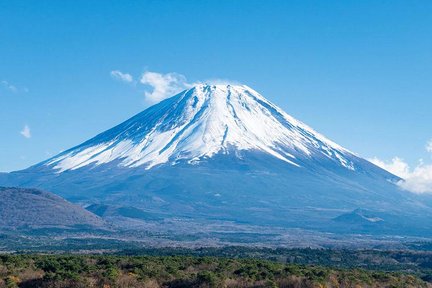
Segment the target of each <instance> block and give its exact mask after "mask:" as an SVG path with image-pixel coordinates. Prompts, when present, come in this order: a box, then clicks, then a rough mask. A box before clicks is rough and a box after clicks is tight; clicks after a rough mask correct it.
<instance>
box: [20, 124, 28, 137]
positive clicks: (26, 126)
mask: <svg viewBox="0 0 432 288" xmlns="http://www.w3.org/2000/svg"><path fill="white" fill-rule="evenodd" d="M20 134H21V135H22V136H23V137H25V138H27V139H29V138H31V131H30V127H29V126H28V125H27V124H26V125H24V128H23V129H22V130H21V131H20Z"/></svg>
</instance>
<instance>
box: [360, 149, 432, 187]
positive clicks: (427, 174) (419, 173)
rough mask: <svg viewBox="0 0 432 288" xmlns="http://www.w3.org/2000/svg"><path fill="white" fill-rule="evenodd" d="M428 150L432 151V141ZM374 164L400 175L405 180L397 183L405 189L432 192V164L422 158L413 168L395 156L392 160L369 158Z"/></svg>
mask: <svg viewBox="0 0 432 288" xmlns="http://www.w3.org/2000/svg"><path fill="white" fill-rule="evenodd" d="M426 150H427V151H428V152H430V153H432V141H429V142H428V144H427V145H426ZM368 160H369V161H370V162H372V163H373V164H375V165H377V166H379V167H381V168H383V169H385V170H387V171H389V172H390V173H393V174H394V175H396V176H399V177H400V178H402V179H403V180H401V181H399V182H398V183H397V184H398V185H399V186H400V187H401V188H402V189H404V190H407V191H410V192H414V193H432V164H424V163H423V160H422V159H420V161H419V164H418V165H417V166H416V167H414V168H413V169H411V168H410V167H409V165H408V164H407V163H406V162H405V161H404V160H403V159H401V158H399V157H394V158H393V159H392V160H391V161H388V162H386V161H382V160H380V159H378V158H376V157H375V158H372V159H368Z"/></svg>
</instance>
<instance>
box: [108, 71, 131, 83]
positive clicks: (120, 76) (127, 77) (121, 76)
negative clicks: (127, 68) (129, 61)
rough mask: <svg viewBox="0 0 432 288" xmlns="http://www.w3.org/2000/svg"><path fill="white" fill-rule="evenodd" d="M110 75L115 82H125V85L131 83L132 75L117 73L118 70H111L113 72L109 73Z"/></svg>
mask: <svg viewBox="0 0 432 288" xmlns="http://www.w3.org/2000/svg"><path fill="white" fill-rule="evenodd" d="M110 74H111V77H112V78H114V79H116V80H120V81H123V82H127V83H131V82H133V77H132V75H130V74H128V73H123V72H121V71H118V70H113V71H111V73H110Z"/></svg>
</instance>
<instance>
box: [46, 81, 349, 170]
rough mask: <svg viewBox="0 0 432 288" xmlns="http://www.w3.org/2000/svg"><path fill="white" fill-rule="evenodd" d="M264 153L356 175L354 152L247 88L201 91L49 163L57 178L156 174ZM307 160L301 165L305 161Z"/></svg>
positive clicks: (200, 87)
mask: <svg viewBox="0 0 432 288" xmlns="http://www.w3.org/2000/svg"><path fill="white" fill-rule="evenodd" d="M244 150H248V151H260V152H264V153H266V154H269V155H272V156H273V157H276V158H278V159H280V160H281V161H284V162H286V163H287V165H293V166H295V167H300V166H302V164H301V163H302V162H304V159H315V158H325V159H329V160H331V161H333V162H335V163H338V164H339V165H341V166H343V167H345V168H347V169H350V170H354V164H353V162H352V161H351V160H350V159H351V157H352V156H353V154H352V153H350V152H349V151H347V150H346V149H344V148H342V147H340V146H339V145H337V144H335V143H333V142H332V141H330V140H328V139H327V138H325V137H324V136H322V135H320V134H319V133H317V132H315V131H314V130H313V129H311V128H310V127H308V126H307V125H305V124H303V123H302V122H300V121H298V120H296V119H294V118H293V117H291V116H290V115H288V114H286V113H285V112H284V111H282V110H281V109H280V108H278V107H277V106H275V105H274V104H272V103H271V102H269V101H268V100H267V99H265V98H264V97H263V96H262V95H260V94H259V93H258V92H256V91H254V90H253V89H251V88H249V87H248V86H245V85H206V84H200V85H196V86H195V87H193V88H191V89H189V90H185V91H183V92H181V93H179V94H177V95H175V96H173V97H171V98H168V99H166V100H164V101H162V102H160V103H158V104H156V105H154V106H152V107H150V108H148V109H146V110H144V111H143V112H141V113H139V114H137V115H136V116H134V117H132V118H130V119H129V120H127V121H125V122H123V123H122V124H120V125H118V126H116V127H114V128H112V129H110V130H108V131H106V132H103V133H101V134H99V135H98V136H96V137H94V138H92V139H90V140H89V141H87V142H85V143H83V144H81V145H79V146H76V147H74V148H72V149H70V150H68V151H66V152H63V153H61V154H59V155H57V156H55V157H53V158H51V159H49V160H48V161H46V162H45V163H44V165H47V166H49V167H53V168H54V169H56V170H57V172H59V173H60V172H63V171H66V170H75V169H78V168H81V167H84V166H88V165H100V164H104V163H109V162H113V161H116V163H118V164H116V165H119V166H122V167H143V168H145V169H150V168H152V167H154V166H156V165H159V164H171V165H175V164H177V163H179V162H187V163H190V164H195V163H198V162H199V161H200V160H202V159H208V158H211V157H213V156H214V155H216V154H230V155H234V157H235V153H233V152H235V151H244ZM299 160H302V161H299Z"/></svg>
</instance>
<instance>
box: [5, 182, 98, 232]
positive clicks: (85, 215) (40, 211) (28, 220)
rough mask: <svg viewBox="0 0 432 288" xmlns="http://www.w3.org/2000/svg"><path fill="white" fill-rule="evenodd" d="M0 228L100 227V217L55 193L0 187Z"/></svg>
mask: <svg viewBox="0 0 432 288" xmlns="http://www.w3.org/2000/svg"><path fill="white" fill-rule="evenodd" d="M0 198H1V199H2V200H1V201H0V229H29V228H48V227H50V228H52V227H56V228H68V227H69V228H71V227H77V226H88V227H102V226H103V225H104V223H103V221H102V219H100V218H99V217H97V216H96V215H94V214H92V213H89V212H87V211H86V210H84V209H83V208H81V207H79V206H76V205H73V204H71V203H69V202H67V201H65V200H64V199H62V198H60V197H59V196H56V195H54V194H51V193H48V192H43V191H40V190H36V189H21V188H6V187H0Z"/></svg>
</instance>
